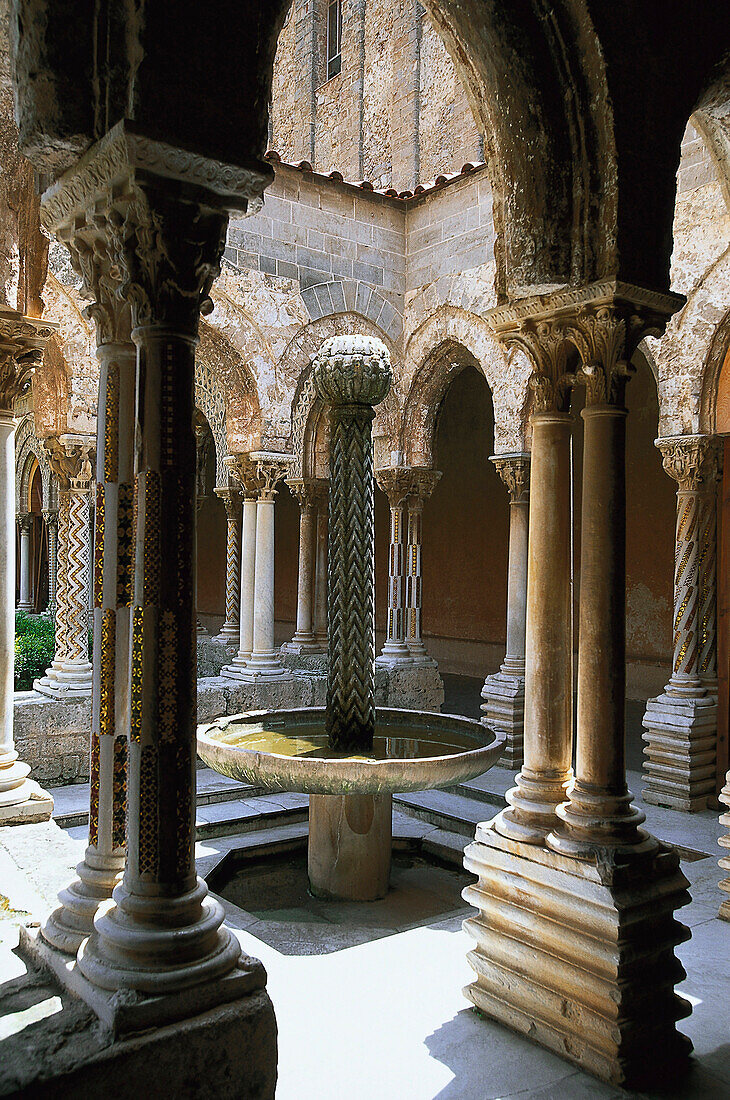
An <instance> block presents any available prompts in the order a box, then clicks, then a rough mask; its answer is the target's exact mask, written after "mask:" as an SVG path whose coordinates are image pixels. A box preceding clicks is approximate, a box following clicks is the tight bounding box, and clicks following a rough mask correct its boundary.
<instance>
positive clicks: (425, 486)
mask: <svg viewBox="0 0 730 1100" xmlns="http://www.w3.org/2000/svg"><path fill="white" fill-rule="evenodd" d="M440 477H441V473H440V471H439V470H412V471H411V486H410V492H409V494H408V497H407V500H406V505H407V509H408V521H407V522H408V527H407V530H406V560H405V615H406V623H405V632H406V634H405V640H406V645H407V646H408V652H409V653H410V655H411V657H412V658H413V660H414V662H415V663H416V664H418V665H431V666H435V665H436V662H435V661H434V660H433V658H431V657H429V655H428V652H427V650H426V646H425V644H424V641H423V633H422V630H423V624H422V610H423V569H422V554H423V508H424V505H425V503H426V501H427V499H428V498H429V497H430V495H431V493H432V492H433V489H434V487H435V486H436V484H437V482H438V480H439V478H440Z"/></svg>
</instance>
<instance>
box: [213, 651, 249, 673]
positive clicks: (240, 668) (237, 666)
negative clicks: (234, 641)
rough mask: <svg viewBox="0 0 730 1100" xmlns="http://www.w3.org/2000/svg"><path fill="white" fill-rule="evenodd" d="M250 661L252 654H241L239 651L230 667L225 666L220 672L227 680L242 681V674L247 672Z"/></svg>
mask: <svg viewBox="0 0 730 1100" xmlns="http://www.w3.org/2000/svg"><path fill="white" fill-rule="evenodd" d="M250 660H251V654H250V653H241V652H240V650H239V652H238V654H237V655H236V656H235V657H234V658H233V660H232V661H231V663H230V665H224V666H223V668H222V669H221V672H220V674H221V676H223V677H225V678H226V679H227V680H240V679H241V673H242V672H244V671H245V669H246V666H247V664H248V662H249V661H250Z"/></svg>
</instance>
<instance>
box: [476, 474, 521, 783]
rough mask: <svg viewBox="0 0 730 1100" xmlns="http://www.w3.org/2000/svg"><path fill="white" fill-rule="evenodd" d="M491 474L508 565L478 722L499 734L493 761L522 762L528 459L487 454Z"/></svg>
mask: <svg viewBox="0 0 730 1100" xmlns="http://www.w3.org/2000/svg"><path fill="white" fill-rule="evenodd" d="M491 461H492V462H493V463H494V465H495V467H496V469H497V473H498V474H499V476H500V478H501V479H502V481H503V482H504V484H505V485H506V487H507V489H508V491H509V503H510V509H509V516H510V521H509V565H508V573H507V648H506V652H505V657H504V661H503V662H502V665H501V666H500V669H499V672H496V673H494V675H492V676H487V678H486V680H485V681H484V687H483V688H482V699H484V700H485V701H484V703H483V704H482V707H481V709H482V713H483V715H484V717H483V718H482V722H483V723H484V725H485V726H487V727H489V729H493V730H496V731H497V732H499V733H504V734H505V743H504V750H503V752H502V756H501V757H500V759H499V761H498V762H499V763H500V764H501V765H503V766H504V767H508V768H519V767H520V766H521V765H522V763H523V739H524V726H525V628H526V618H527V548H528V530H529V503H530V456H529V455H528V454H505V455H493V456H492V459H491Z"/></svg>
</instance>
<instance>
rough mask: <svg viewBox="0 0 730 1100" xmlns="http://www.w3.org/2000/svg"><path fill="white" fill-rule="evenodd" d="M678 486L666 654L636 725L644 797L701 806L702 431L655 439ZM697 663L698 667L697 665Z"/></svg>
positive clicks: (712, 448) (708, 741)
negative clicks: (656, 691)
mask: <svg viewBox="0 0 730 1100" xmlns="http://www.w3.org/2000/svg"><path fill="white" fill-rule="evenodd" d="M657 447H658V448H659V449H660V451H661V453H662V460H663V464H664V469H665V470H666V472H667V473H668V474H669V476H670V477H672V478H673V479H674V480H675V481H676V482H677V485H678V489H677V527H676V539H675V547H674V620H673V627H674V659H673V669H672V676H671V678H670V680H669V683H668V684H667V686H666V687H665V689H664V692H663V694H662V695H659V696H658V697H657V698H656V699H650V700H649V701H648V703H647V706H646V713H645V714H644V719H643V725H644V728H645V730H646V733H645V734H644V741H645V742H646V748H645V749H644V755H645V756H646V760H645V761H644V775H645V777H646V787H645V788H644V790H643V791H642V797H643V799H644V801H645V802H649V803H653V804H654V805H659V806H671V807H672V808H674V809H678V810H689V811H695V810H702V809H705V808H706V806H707V802H708V799H709V798H713V797H714V795H715V756H716V750H717V677H716V672H717V666H716V663H715V660H716V644H717V631H716V623H715V617H716V606H717V578H716V566H715V562H716V546H715V540H716V537H717V536H716V520H715V500H714V492H715V487H716V472H717V447H716V444H715V441H714V440H712V439H710V438H709V437H708V436H680V437H667V438H665V439H658V440H657ZM703 666H704V668H703Z"/></svg>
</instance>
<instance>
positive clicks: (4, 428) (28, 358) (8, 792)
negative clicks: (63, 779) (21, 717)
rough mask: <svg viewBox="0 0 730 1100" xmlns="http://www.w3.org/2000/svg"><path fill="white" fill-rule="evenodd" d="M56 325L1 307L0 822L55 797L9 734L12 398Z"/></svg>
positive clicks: (39, 809)
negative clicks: (32, 775)
mask: <svg viewBox="0 0 730 1100" xmlns="http://www.w3.org/2000/svg"><path fill="white" fill-rule="evenodd" d="M57 327H58V326H57V325H54V324H52V323H49V322H45V321H40V320H37V319H35V318H30V317H24V316H23V314H21V313H18V312H17V310H14V309H10V308H8V307H7V306H0V585H2V594H1V598H0V678H1V682H0V825H12V824H19V823H21V822H26V821H44V820H46V819H48V818H49V817H50V816H51V813H52V811H53V799H52V798H51V797H50V795H49V794H47V793H46V792H45V791H42V790H41V788H40V787H39V786H38V784H37V783H35V782H33V781H32V780H30V779H29V778H28V776H29V775H30V767H29V766H28V765H27V764H25V763H23V762H22V761H21V760H20V759H19V757H18V753H17V751H16V749H15V743H14V739H13V691H14V658H15V612H14V606H15V420H14V417H13V412H12V405H13V402H14V400H15V399H16V398H17V397H18V396H19V395H20V394H22V393H24V392H25V390H26V389H27V387H28V385H29V383H30V377H31V373H32V371H33V369H34V368H35V367H36V366H38V364H39V363H40V362H41V360H42V355H43V348H44V346H45V343H46V341H47V339H48V338H49V337H50V336H51V334H52V333H53V332H54V331H55V330H56V329H57Z"/></svg>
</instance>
